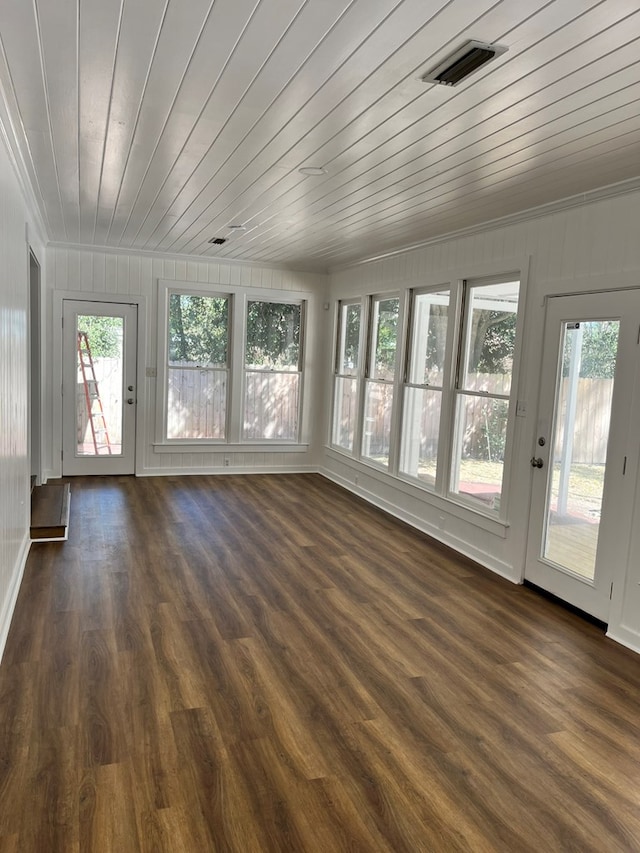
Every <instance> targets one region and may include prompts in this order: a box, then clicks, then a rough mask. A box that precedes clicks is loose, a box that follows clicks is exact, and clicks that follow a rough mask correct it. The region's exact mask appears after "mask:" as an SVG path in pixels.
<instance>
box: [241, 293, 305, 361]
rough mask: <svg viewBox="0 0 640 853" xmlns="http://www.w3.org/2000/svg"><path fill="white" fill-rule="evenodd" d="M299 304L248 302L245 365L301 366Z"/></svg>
mask: <svg viewBox="0 0 640 853" xmlns="http://www.w3.org/2000/svg"><path fill="white" fill-rule="evenodd" d="M300 314H301V306H300V305H288V304H286V303H280V302H249V307H248V310H247V349H246V353H245V366H246V367H247V368H248V369H261V370H295V371H298V370H299V369H300Z"/></svg>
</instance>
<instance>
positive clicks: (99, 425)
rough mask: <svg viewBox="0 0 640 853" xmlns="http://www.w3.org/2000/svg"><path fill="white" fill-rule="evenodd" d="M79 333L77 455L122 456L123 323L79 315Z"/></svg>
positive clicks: (115, 318)
mask: <svg viewBox="0 0 640 853" xmlns="http://www.w3.org/2000/svg"><path fill="white" fill-rule="evenodd" d="M76 331H77V336H78V337H77V341H78V346H77V353H78V360H77V367H78V373H77V376H78V381H77V385H76V418H77V432H76V435H77V443H76V455H77V456H120V455H121V453H122V418H123V411H122V404H123V400H122V396H123V393H122V392H123V384H124V383H123V369H124V361H123V357H124V353H123V348H122V342H123V335H124V320H123V319H122V317H102V316H96V315H93V314H91V315H78V328H77V330H76Z"/></svg>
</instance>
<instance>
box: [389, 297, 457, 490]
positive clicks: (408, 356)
mask: <svg viewBox="0 0 640 853" xmlns="http://www.w3.org/2000/svg"><path fill="white" fill-rule="evenodd" d="M443 290H448V291H449V312H448V317H447V338H446V343H445V357H444V370H443V378H442V387H441V388H438V389H437V390H439V391H440V393H441V395H442V396H441V403H440V423H439V429H438V454H437V463H436V480H435V483H434V484H433V485H431V484H430V483H429V482H427V481H425V480H421V479H420V478H419V477H417V476H413V475H412V474H409V473H408V472H406V471H402V470H401V469H400V463H401V459H402V455H403V454H404V453H406V448H405V447H404V441H405V439H406V435H405V417H406V401H407V389H409V388H423V389H428V388H429V385H428V384H427V383H416V382H411V381H410V377H411V367H412V359H413V339H414V331H415V330H414V323H415V322H416V312H415V300H416V298H417V297H419V296H422V295H424V294H429V293H439V292H442V291H443ZM460 299H461V288H460V286H459V282H451V281H444V282H441V283H440V284H436V285H430V286H428V287H419V288H411V289H410V290H409V291H408V308H407V327H406V330H405V351H404V361H403V365H404V366H403V377H402V391H401V394H402V410H401V424H400V432H399V436H398V446H399V455H398V477H400V478H401V479H403V480H407V481H408V482H410V483H413V484H415V485H417V486H419V487H420V488H422V489H426V490H427V491H429V492H433V493H434V494H439V495H444V494H446V483H447V476H448V471H449V465H448V458H449V456H448V455H444V454H443V450H444V449H445V448H446V449H447V450H448V447H447V445H448V442H449V436H450V434H451V428H452V417H453V410H452V403H451V397H452V390H453V381H452V380H453V372H454V368H455V364H454V361H455V347H456V344H457V340H458V331H459V314H460Z"/></svg>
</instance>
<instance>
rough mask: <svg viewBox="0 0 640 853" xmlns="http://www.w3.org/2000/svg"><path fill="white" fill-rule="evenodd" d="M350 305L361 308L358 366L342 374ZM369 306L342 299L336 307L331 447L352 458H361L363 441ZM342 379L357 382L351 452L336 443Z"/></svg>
mask: <svg viewBox="0 0 640 853" xmlns="http://www.w3.org/2000/svg"><path fill="white" fill-rule="evenodd" d="M350 305H357V306H358V307H359V308H360V328H359V330H358V366H357V369H356V371H355V373H342V372H341V371H340V359H341V352H342V348H343V347H342V344H343V341H344V327H343V321H342V311H343V309H346V308H348V307H349V306H350ZM367 321H368V318H367V305H366V302H365V301H364V300H362V299H359V298H358V299H340V300H339V301H338V303H337V305H336V317H335V322H334V328H335V330H336V334H335V341H334V346H333V353H334V355H333V383H332V386H333V387H332V394H331V419H330V422H329V445H330V446H331V447H333V448H335V449H336V450H337V451H338V452H339V453H346V454H348V455H349V456H352V457H356V458H357V457H358V456H359V448H360V440H361V425H362V389H363V384H364V383H363V379H364V364H365V360H366V353H365V351H364V347H365V345H366V344H365V341H366V337H365V331H366V329H367ZM341 379H343V380H344V379H350V380H355V382H356V403H355V409H356V422H355V425H354V429H353V446H352V448H351V450H348V449H347V448H346V447H343V446H342V445H341V444H337V443H336V442H335V441H334V436H335V422H336V416H337V411H336V389H337V386H338V381H339V380H341Z"/></svg>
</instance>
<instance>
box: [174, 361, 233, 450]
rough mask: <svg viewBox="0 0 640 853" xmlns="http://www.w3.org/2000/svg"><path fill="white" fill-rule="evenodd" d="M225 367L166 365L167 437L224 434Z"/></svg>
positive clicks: (216, 435)
mask: <svg viewBox="0 0 640 853" xmlns="http://www.w3.org/2000/svg"><path fill="white" fill-rule="evenodd" d="M226 418H227V371H226V370H194V369H193V368H187V367H177V368H174V367H170V368H169V387H168V411H167V438H193V439H196V438H212V439H223V438H224V437H225V424H226Z"/></svg>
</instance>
